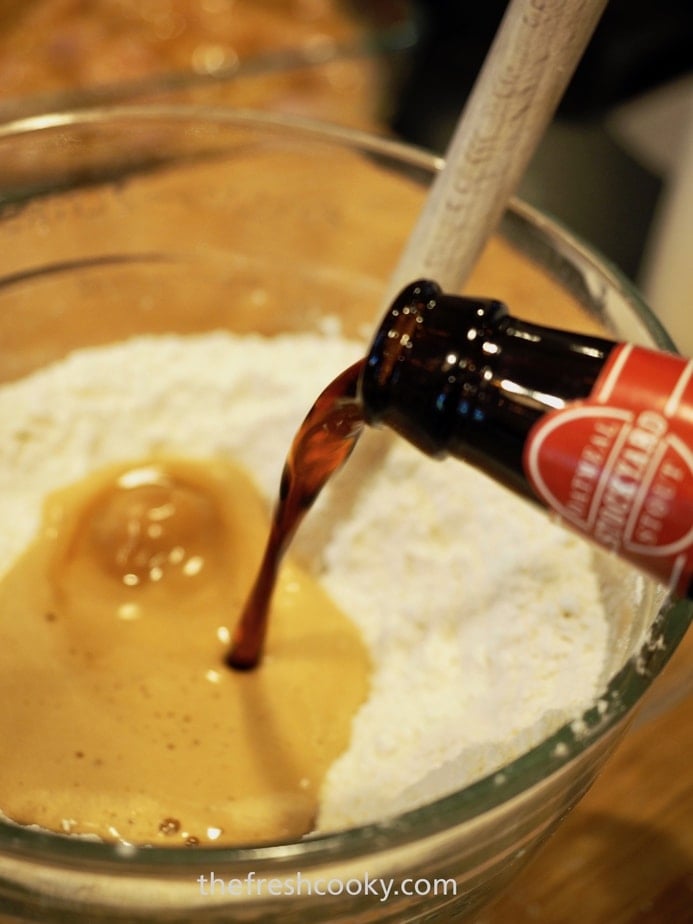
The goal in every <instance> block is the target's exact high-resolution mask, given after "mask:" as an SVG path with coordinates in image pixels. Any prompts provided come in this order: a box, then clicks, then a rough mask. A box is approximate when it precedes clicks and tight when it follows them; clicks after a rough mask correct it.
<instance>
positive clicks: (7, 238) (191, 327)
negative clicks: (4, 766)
mask: <svg viewBox="0 0 693 924" xmlns="http://www.w3.org/2000/svg"><path fill="white" fill-rule="evenodd" d="M439 165H440V164H439V161H437V160H436V159H435V158H434V157H433V156H431V155H429V154H427V153H426V152H422V151H419V150H415V149H413V148H410V147H406V146H403V145H400V144H397V143H395V142H391V141H389V140H385V139H381V138H377V137H371V136H368V135H364V134H360V133H356V132H351V131H346V130H342V129H338V128H335V127H327V126H319V125H315V124H309V123H302V122H297V121H287V120H285V119H280V118H277V117H272V116H268V115H264V116H260V115H253V114H251V113H244V112H235V113H234V112H231V111H215V110H205V109H199V108H195V109H190V108H185V107H169V108H162V107H157V108H155V109H152V108H137V107H127V108H118V109H110V110H107V109H103V110H86V111H80V112H73V113H69V112H64V113H57V114H49V115H44V116H39V117H32V118H27V119H24V120H17V121H14V122H12V123H9V124H5V125H1V126H0V343H1V344H2V352H1V353H0V381H7V380H10V379H13V378H16V377H19V376H21V375H24V374H26V373H27V372H29V371H31V370H33V369H36V368H38V367H40V366H42V365H44V364H46V363H48V362H51V361H52V360H54V359H56V358H58V357H60V356H62V355H64V354H65V353H67V352H68V351H69V350H71V349H73V348H75V347H79V346H84V345H87V344H95V343H107V342H110V341H115V340H119V339H123V338H125V337H128V336H130V335H133V334H135V333H143V332H157V331H177V332H188V331H191V332H192V331H202V330H207V329H213V328H219V327H222V328H223V327H226V328H229V329H233V330H239V331H248V330H258V331H261V332H264V333H272V332H276V331H279V330H297V329H307V328H311V327H315V326H319V325H320V323H321V320H322V319H323V317H324V314H325V313H327V314H330V315H334V314H339V315H340V317H341V318H342V321H343V325H344V329H345V331H346V332H347V333H350V332H361V333H363V330H364V328H366V329H368V330H370V329H371V328H372V327H373V326H374V324H375V322H376V321H377V319H378V318H377V315H378V312H379V306H380V298H381V295H382V290H383V286H384V283H385V282H386V280H387V279H388V276H389V273H390V271H391V270H392V268H393V267H394V263H395V261H396V259H397V256H398V254H399V252H400V251H401V248H402V246H403V243H404V240H405V239H406V236H407V234H408V231H409V229H410V228H411V226H412V224H413V222H414V219H415V216H416V214H417V212H418V209H419V207H420V205H421V203H422V201H423V198H424V196H425V192H426V188H427V185H428V184H429V182H430V180H431V177H432V176H433V175H434V173H435V171H436V169H438V167H439ZM258 171H261V173H259V172H258ZM258 176H261V182H258V181H257V178H258ZM253 178H254V179H253ZM501 234H502V235H503V236H504V237H506V238H507V239H508V240H509V241H510V242H512V244H513V246H515V247H517V249H518V250H519V251H521V252H522V253H524V254H526V255H528V257H529V258H530V259H531V260H532V261H533V262H534V263H536V264H537V265H538V266H539V267H541V268H542V270H541V274H540V275H542V276H543V277H545V278H546V279H547V280H549V282H547V285H548V286H549V288H548V289H547V290H546V291H545V292H544V297H545V298H549V300H550V298H551V295H550V293H551V292H552V291H556V290H555V289H551V287H552V286H555V285H556V282H557V283H558V285H559V286H560V287H561V289H563V290H565V291H567V292H569V293H571V295H572V296H574V297H575V299H576V301H577V302H579V303H580V305H581V306H582V309H584V312H585V314H584V315H583V314H581V310H580V309H578V308H570V307H569V306H568V305H567V302H566V304H565V305H563V306H562V307H561V308H560V310H558V312H557V313H554V314H553V321H554V323H555V324H557V325H558V324H564V325H566V326H573V327H578V326H584V325H589V324H590V323H593V322H594V321H595V320H596V321H597V322H598V323H599V324H601V325H604V326H606V327H607V328H608V329H609V330H611V331H612V333H613V335H614V336H615V337H618V338H622V339H628V340H633V341H637V342H640V343H646V344H648V343H649V344H657V345H659V346H661V347H667V348H671V343H670V341H669V339H668V337H667V335H666V334H665V332H664V331H663V330H662V328H661V327H660V326H659V325H658V323H657V322H656V320H655V319H654V318H653V316H652V315H651V313H650V312H649V311H648V309H647V308H646V307H645V306H644V305H643V304H642V302H641V301H640V299H639V297H638V295H637V294H636V293H635V292H634V291H633V289H632V288H631V287H630V286H629V284H628V283H627V282H625V281H624V280H623V279H621V278H619V276H618V275H617V274H616V273H615V272H614V271H613V270H612V269H611V268H610V267H608V266H605V265H604V263H603V261H602V260H600V258H599V257H598V256H595V255H594V254H592V253H591V252H590V251H589V249H588V248H586V247H584V246H583V245H582V244H581V243H580V242H578V241H576V240H575V239H573V237H572V236H571V235H570V234H569V233H567V232H566V231H564V230H563V229H561V228H559V227H558V226H557V225H556V224H555V223H553V222H552V221H551V220H550V219H548V218H546V217H545V216H543V215H540V214H538V213H536V212H535V211H533V210H532V209H530V208H528V207H527V206H525V205H523V204H521V203H519V202H515V203H514V204H513V205H512V207H511V208H510V209H509V210H508V212H507V214H506V217H505V219H504V223H503V227H502V229H501ZM495 259H496V256H495V255H494V252H493V251H491V252H490V253H489V254H487V255H486V256H485V257H484V258H482V268H481V270H480V271H479V273H478V274H477V276H476V277H475V284H476V289H477V291H479V290H480V289H482V288H483V289H484V293H483V294H489V295H493V296H496V297H500V298H504V297H506V296H505V292H504V287H506V286H507V285H510V286H511V288H510V289H509V290H508V291H509V292H511V291H514V290H513V289H512V286H513V281H512V279H510V282H509V283H508V280H507V279H504V278H503V275H502V274H500V273H497V272H496V268H495V266H494V260H495ZM510 277H512V273H511V274H510ZM551 280H553V281H551ZM538 285H539V286H540V288H541V284H539V283H538ZM258 292H262V298H258V297H257V293H258ZM510 297H511V299H512V298H513V297H515V301H514V302H512V301H511V304H512V308H513V310H514V311H516V312H517V313H518V314H522V313H524V314H531V311H532V309H533V308H534V307H536V306H535V305H534V301H535V300H536V291H535V289H534V288H532V287H530V289H529V290H528V292H527V295H526V304H523V303H522V298H520V299H519V303H518V300H517V296H516V295H515V296H513V295H512V294H511V296H510ZM600 568H601V569H602V571H603V580H604V592H605V594H607V595H608V600H609V606H610V612H611V616H612V619H613V631H612V633H611V634H612V643H611V648H610V652H609V657H608V664H607V665H606V668H605V674H604V694H603V696H602V697H601V698H600V701H599V703H598V704H595V706H594V707H593V708H592V709H590V710H589V711H588V712H587V713H586V714H584V715H583V716H581V717H578V718H577V721H576V722H572V723H570V724H568V725H566V726H565V727H563V728H561V729H560V730H558V731H557V732H556V733H555V734H553V735H551V737H550V738H548V739H547V740H545V741H543V742H542V743H541V744H540V745H539V746H537V747H535V748H533V749H532V750H531V751H529V752H528V753H526V754H524V755H522V756H521V757H520V758H519V759H517V760H515V761H513V762H512V763H510V764H509V765H507V766H505V767H504V768H503V769H502V771H501V772H499V773H494V774H493V775H492V776H489V777H488V778H485V779H481V780H479V781H478V782H476V783H474V784H473V785H471V786H468V787H466V788H465V789H462V790H460V791H458V792H455V793H453V794H451V795H449V796H447V797H445V798H442V799H438V800H437V801H435V802H433V803H432V804H429V805H426V806H424V807H422V808H419V809H416V810H414V811H411V812H408V813H406V814H402V815H400V816H399V817H396V818H393V819H388V820H386V821H383V822H381V823H377V824H371V825H368V826H365V827H361V828H356V829H353V830H349V831H342V832H338V833H333V834H325V835H321V836H314V837H308V838H306V839H304V840H301V841H299V842H296V843H279V844H272V845H263V846H249V847H247V848H239V849H228V848H200V849H194V850H191V849H177V848H172V849H164V848H149V847H147V848H135V847H131V846H128V845H109V844H103V843H96V842H89V841H85V840H81V839H77V838H69V837H62V836H58V835H51V834H47V833H45V832H41V831H38V830H33V829H30V828H20V827H17V826H16V825H13V824H8V823H0V921H1V922H3V924H4V922H14V921H35V920H41V921H51V922H52V921H59V922H63V921H64V922H71V921H89V922H116V921H121V922H122V921H127V922H129V924H137V922H149V921H162V922H163V921H166V922H193V921H194V922H202V921H210V922H211V921H272V920H281V921H284V922H292V921H293V922H301V924H303V922H310V921H350V922H356V921H364V922H365V921H376V920H379V921H397V922H403V921H425V920H442V919H445V920H462V919H464V918H465V917H466V916H468V915H471V914H473V913H474V912H475V911H476V910H478V909H479V908H480V907H481V906H483V905H484V904H485V903H487V902H488V901H490V900H491V899H492V898H493V897H495V896H496V895H497V894H498V893H499V892H500V891H501V890H502V889H503V888H504V887H505V886H506V885H507V884H508V882H510V880H511V879H512V877H513V876H515V874H516V873H517V872H519V870H520V869H521V868H522V867H523V866H524V865H525V864H526V863H527V861H528V860H529V858H530V857H531V856H532V854H533V852H534V850H535V849H536V847H537V846H538V845H539V844H540V843H541V842H542V841H543V839H544V838H545V837H546V836H547V835H548V834H549V833H550V832H551V831H552V830H553V829H554V827H555V826H556V825H557V824H558V823H559V822H560V820H561V819H562V818H563V817H564V816H565V815H566V813H567V812H568V811H569V810H570V808H571V807H572V806H573V805H574V804H575V803H576V802H577V800H578V799H579V798H580V797H581V796H582V794H583V793H584V792H585V790H586V789H587V788H588V787H589V785H590V783H591V782H592V781H593V779H594V777H595V775H596V774H597V772H598V770H599V769H600V767H601V766H602V764H603V762H604V761H605V759H606V757H607V756H608V754H609V752H610V751H611V750H612V748H613V747H614V745H615V744H616V742H617V740H618V738H619V736H620V735H622V733H623V732H624V730H625V729H626V727H627V724H628V720H629V717H630V715H631V712H632V710H633V707H634V706H635V705H636V704H637V703H638V702H639V701H640V699H641V698H642V696H643V695H644V694H645V693H646V691H647V689H648V687H649V686H650V683H651V682H652V680H653V678H654V677H655V676H656V675H657V674H658V673H659V672H660V671H661V669H662V667H663V665H664V664H665V663H666V661H667V660H668V658H669V656H670V655H671V653H672V652H673V651H674V649H675V648H676V645H677V643H678V642H679V640H680V639H681V637H682V635H683V633H684V632H685V629H686V627H687V625H688V623H689V622H690V620H691V615H692V612H691V607H690V606H689V605H687V604H685V603H681V602H679V603H676V604H672V603H670V602H668V601H667V600H666V597H665V594H664V592H663V590H662V589H661V588H658V587H656V586H654V585H652V584H651V583H649V582H647V581H645V580H644V579H642V578H640V577H639V576H637V575H633V574H631V573H630V572H628V578H627V580H623V576H622V572H621V571H619V570H618V566H617V565H615V564H614V563H613V562H610V561H609V559H608V558H604V559H603V560H602V561H601V565H600ZM613 568H616V570H617V577H616V578H614V577H613V576H611V575H610V571H611V570H612V569H613ZM5 746H8V745H7V744H6V745H5ZM211 874H213V875H214V876H215V877H217V878H218V879H220V880H223V881H224V882H225V883H229V882H230V881H232V880H237V881H241V882H243V881H246V882H250V883H251V886H250V887H245V886H244V887H239V886H236V887H234V888H232V889H231V890H230V891H231V892H232V893H233V894H229V889H228V888H225V889H224V890H223V891H224V893H225V894H222V890H221V889H219V888H218V889H217V890H216V892H215V894H213V895H204V894H202V890H201V888H200V885H199V877H200V876H204V877H207V878H208V879H209V877H210V875H211ZM299 874H300V876H299ZM365 877H368V878H369V880H370V881H372V880H373V878H374V877H383V878H385V879H387V880H390V879H392V881H393V889H392V893H391V894H390V897H389V899H388V900H387V901H383V900H382V899H381V898H380V897H377V896H374V895H373V894H371V893H370V892H369V891H368V890H367V889H364V887H363V884H364V881H366V880H365ZM258 880H265V881H266V882H268V881H269V880H277V881H281V882H283V883H284V884H285V886H286V884H287V883H289V884H290V883H294V890H295V891H296V892H299V893H300V894H293V895H289V894H282V895H274V896H273V895H272V894H270V892H269V890H268V889H267V888H265V889H264V890H262V889H260V888H259V887H255V888H253V886H252V883H253V882H254V883H257V882H258ZM299 882H300V884H301V885H300V888H298V886H297V883H299ZM275 891H276V889H275ZM283 891H284V892H288V889H287V888H284V889H283ZM318 891H323V892H325V891H327V892H328V893H329V892H332V893H333V894H327V895H322V896H320V895H318V894H316V893H317V892H318ZM310 893H312V894H310ZM407 893H410V894H407ZM411 893H413V894H411Z"/></svg>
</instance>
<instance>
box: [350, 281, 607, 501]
mask: <svg viewBox="0 0 693 924" xmlns="http://www.w3.org/2000/svg"><path fill="white" fill-rule="evenodd" d="M614 346H615V344H614V343H613V342H612V341H610V340H606V339H603V338H599V337H593V336H588V335H581V334H575V333H574V332H570V333H568V332H564V331H560V330H556V329H553V328H549V327H543V326H540V325H537V324H531V323H529V322H526V321H522V320H520V319H518V318H515V317H512V316H511V315H509V314H508V312H507V309H506V307H505V306H504V305H503V304H502V303H500V302H498V301H494V300H492V299H481V298H465V297H458V296H450V295H444V294H443V293H442V292H441V290H440V288H439V287H438V286H437V285H436V284H435V283H430V282H425V281H422V282H417V283H414V284H413V285H411V286H408V287H407V288H406V289H405V290H404V291H403V292H402V293H401V295H400V296H399V298H398V299H397V300H396V301H395V302H394V304H393V305H392V307H391V308H390V310H389V312H388V314H387V315H386V317H385V318H384V320H383V323H382V324H381V326H380V328H379V330H378V332H377V334H376V337H375V339H374V341H373V344H372V347H371V349H370V351H369V353H368V356H367V358H366V362H365V367H364V372H363V376H362V381H361V398H362V401H363V405H364V412H365V417H366V421H367V422H368V423H369V424H375V425H378V424H382V425H385V426H387V427H389V428H391V429H393V430H395V431H397V432H398V433H399V434H400V435H401V436H403V437H404V438H405V439H407V440H408V441H409V442H411V443H413V444H414V445H416V446H417V447H418V448H419V449H422V450H423V451H424V452H426V453H428V454H429V455H434V456H442V455H447V454H450V455H453V456H456V457H458V458H461V459H464V460H466V461H468V462H470V463H471V464H473V465H475V466H476V467H478V468H480V469H481V470H483V471H485V472H487V473H488V474H489V475H491V476H492V477H494V478H495V479H496V480H498V481H501V482H502V483H504V484H506V485H507V486H508V487H510V488H512V489H514V490H516V491H519V492H520V493H522V494H524V495H526V496H529V497H532V498H534V492H533V491H532V490H531V488H530V487H529V485H528V483H527V480H526V478H525V475H524V472H523V465H522V450H523V446H524V442H525V439H526V436H527V433H528V432H529V430H530V428H531V427H532V425H533V424H534V423H535V422H536V420H537V419H538V418H539V417H541V416H542V415H543V414H544V413H546V412H547V411H550V410H553V409H555V408H560V407H563V406H564V405H565V404H566V403H567V402H568V401H575V400H578V399H580V398H583V397H586V396H587V395H589V393H590V391H591V389H592V386H593V385H594V382H595V379H596V378H597V376H598V374H599V372H600V370H601V369H602V367H603V365H604V362H605V361H606V358H607V357H608V355H609V353H610V352H611V350H612V349H613V347H614Z"/></svg>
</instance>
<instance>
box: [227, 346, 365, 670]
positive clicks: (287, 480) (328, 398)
mask: <svg viewBox="0 0 693 924" xmlns="http://www.w3.org/2000/svg"><path fill="white" fill-rule="evenodd" d="M363 362H364V361H363V360H360V361H359V362H357V363H354V365H353V366H350V367H349V368H348V369H346V370H345V371H344V372H342V373H341V375H339V376H337V378H336V379H335V380H334V381H333V382H332V383H331V384H330V385H328V386H327V388H326V389H325V390H324V391H323V392H322V393H321V394H320V396H319V397H318V399H317V400H316V402H315V404H314V405H313V407H312V408H311V409H310V411H309V412H308V415H307V416H306V418H305V420H304V421H303V423H302V424H301V427H300V428H299V430H298V432H297V434H296V436H295V437H294V440H293V443H292V444H291V448H290V450H289V454H288V456H287V459H286V462H285V464H284V470H283V472H282V478H281V483H280V487H279V500H278V503H277V506H276V508H275V511H274V516H273V518H272V525H271V528H270V534H269V538H268V540H267V545H266V546H265V551H264V555H263V558H262V563H261V565H260V570H259V572H258V575H257V577H256V579H255V583H254V585H253V588H252V590H251V592H250V596H249V597H248V600H247V602H246V604H245V607H244V609H243V613H242V615H241V618H240V620H239V622H238V625H237V626H236V629H235V632H234V635H233V639H232V643H231V651H230V653H229V655H228V657H227V663H228V664H229V665H230V666H231V667H234V668H236V669H238V670H248V669H250V668H253V667H255V666H256V665H257V663H258V662H259V660H260V657H261V654H262V649H263V645H264V641H265V636H266V634H267V626H268V620H269V610H270V603H271V600H272V593H273V590H274V585H275V582H276V578H277V571H278V569H279V565H280V563H281V560H282V557H283V555H284V552H285V551H286V549H287V547H288V545H289V543H290V542H291V539H292V538H293V536H294V534H295V532H296V530H297V529H298V526H299V525H300V523H301V521H302V520H303V517H304V516H305V514H306V513H307V512H308V510H309V509H310V508H311V507H312V505H313V504H314V503H315V501H316V499H317V497H318V495H319V494H320V492H321V491H322V489H323V487H324V486H325V485H326V484H327V482H328V481H329V480H330V478H331V477H332V476H333V475H334V474H335V473H336V472H337V471H338V470H339V469H340V468H341V467H342V466H343V465H344V463H345V462H346V460H347V459H348V458H349V456H350V455H351V451H352V449H353V448H354V446H355V445H356V442H357V440H358V438H359V436H360V435H361V432H362V430H363V426H364V419H363V408H362V405H361V402H360V401H359V400H358V398H357V391H358V381H359V377H360V374H361V370H362V368H363Z"/></svg>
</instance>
